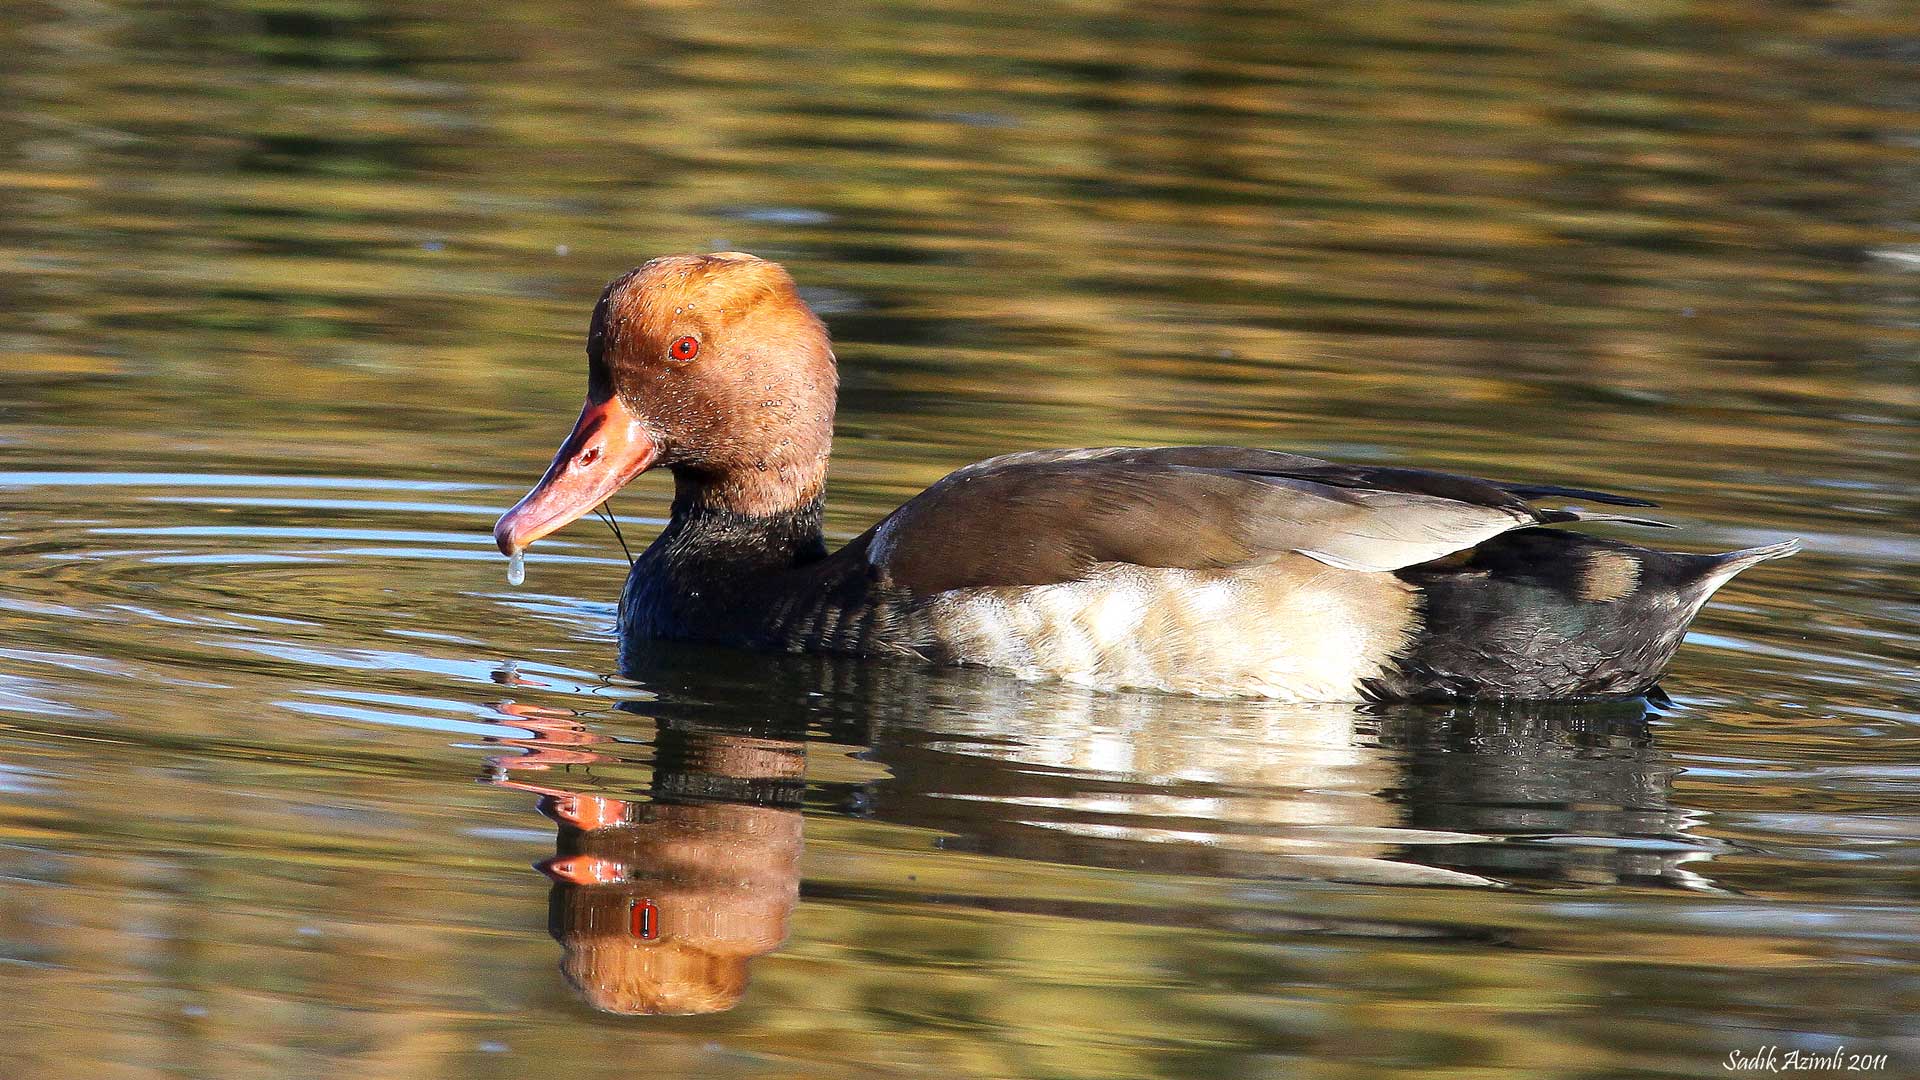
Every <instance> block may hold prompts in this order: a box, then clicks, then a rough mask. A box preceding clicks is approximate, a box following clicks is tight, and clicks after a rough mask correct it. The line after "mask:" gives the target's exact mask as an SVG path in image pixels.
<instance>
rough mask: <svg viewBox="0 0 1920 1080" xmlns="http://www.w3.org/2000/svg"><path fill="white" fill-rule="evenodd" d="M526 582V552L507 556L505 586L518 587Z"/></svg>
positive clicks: (517, 552)
mask: <svg viewBox="0 0 1920 1080" xmlns="http://www.w3.org/2000/svg"><path fill="white" fill-rule="evenodd" d="M525 580H527V555H526V552H523V551H516V552H514V553H513V554H511V555H509V556H507V584H509V585H518V584H520V583H521V582H523V581H525Z"/></svg>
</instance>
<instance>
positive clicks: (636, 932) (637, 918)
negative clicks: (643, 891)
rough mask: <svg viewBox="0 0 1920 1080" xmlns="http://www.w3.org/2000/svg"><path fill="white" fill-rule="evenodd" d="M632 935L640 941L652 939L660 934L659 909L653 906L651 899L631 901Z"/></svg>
mask: <svg viewBox="0 0 1920 1080" xmlns="http://www.w3.org/2000/svg"><path fill="white" fill-rule="evenodd" d="M633 936H634V937H637V938H639V939H640V940H641V941H652V940H653V939H654V938H657V937H659V936H660V909H659V908H657V907H654V906H653V901H651V900H635V901H634V902H633Z"/></svg>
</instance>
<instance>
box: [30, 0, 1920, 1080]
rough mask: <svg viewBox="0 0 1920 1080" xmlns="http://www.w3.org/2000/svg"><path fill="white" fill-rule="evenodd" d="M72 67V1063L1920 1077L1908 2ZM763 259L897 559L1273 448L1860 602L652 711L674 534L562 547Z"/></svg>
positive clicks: (35, 482)
mask: <svg viewBox="0 0 1920 1080" xmlns="http://www.w3.org/2000/svg"><path fill="white" fill-rule="evenodd" d="M0 15H4V18H0V49H4V53H5V55H6V57H7V63H6V64H5V65H4V67H0V204H4V205H5V206H6V207H7V210H6V212H5V213H4V214H0V310H4V311H5V312H6V313H7V314H6V318H5V320H4V323H3V324H0V998H4V1000H6V1001H7V1002H8V1003H9V1006H8V1008H7V1009H6V1010H5V1011H4V1014H0V1075H5V1076H23V1077H24V1076H36V1077H38V1076H46V1077H54V1076H75V1077H80V1076H85V1077H147V1076H162V1075H166V1076H195V1077H199V1076H207V1077H222V1078H227V1077H254V1076H258V1077H293V1076H315V1077H319V1076H356V1077H360V1076H364V1077H427V1076H434V1077H441V1076H474V1077H483V1076H496V1075H498V1076H507V1075H530V1074H536V1073H537V1074H540V1075H568V1076H579V1077H599V1076H606V1077H613V1076H629V1075H632V1074H633V1073H634V1071H635V1070H636V1069H637V1068H640V1069H645V1070H646V1071H648V1072H649V1073H651V1074H653V1075H662V1076H677V1075H688V1076H695V1075H697V1076H714V1077H811V1076H818V1077H843V1076H849V1075H874V1076H882V1075H884V1076H896V1075H915V1076H929V1077H970V1076H978V1077H999V1076H1037V1077H1088V1078H1093V1077H1112V1076H1135V1075H1138V1076H1170V1077H1171V1076H1181V1077H1186V1076H1216V1075H1217V1076H1227V1075H1233V1076H1266V1075H1272V1076H1281V1075H1288V1076H1296V1075H1313V1076H1348V1075H1353V1076H1361V1075H1365V1076H1439V1075H1467V1074H1468V1073H1469V1072H1470V1071H1471V1072H1473V1074H1474V1075H1482V1074H1483V1073H1482V1072H1480V1071H1478V1070H1498V1069H1504V1070H1509V1071H1512V1072H1514V1073H1533V1074H1542V1075H1569V1076H1570V1075H1608V1076H1619V1075H1685V1076H1698V1075H1707V1074H1713V1075H1719V1074H1722V1073H1723V1072H1724V1070H1723V1069H1722V1068H1721V1064H1722V1062H1724V1061H1725V1060H1726V1058H1727V1054H1728V1053H1729V1052H1730V1051H1735V1050H1738V1051H1742V1052H1752V1051H1754V1050H1757V1049H1759V1048H1760V1047H1763V1046H1767V1045H1778V1046H1783V1047H1787V1048H1800V1049H1805V1050H1814V1051H1825V1050H1831V1049H1833V1048H1835V1047H1838V1046H1841V1045H1844V1046H1846V1047H1849V1048H1853V1049H1858V1050H1870V1051H1873V1052H1879V1053H1887V1054H1889V1055H1890V1061H1889V1066H1888V1069H1887V1070H1886V1072H1887V1073H1888V1074H1893V1075H1897V1074H1900V1073H1901V1072H1903V1071H1905V1072H1912V1071H1914V1070H1920V1025H1916V1022H1915V1020H1914V1019H1913V1017H1915V1016H1917V1015H1920V817H1916V815H1915V811H1916V809H1917V808H1920V765H1916V762H1920V738H1916V724H1917V723H1920V715H1916V709H1915V695H1916V691H1920V678H1916V674H1915V668H1916V658H1917V657H1920V647H1917V644H1920V636H1917V635H1916V633H1915V630H1914V625H1915V619H1916V615H1920V590H1916V587H1915V584H1914V582H1915V580H1916V573H1917V572H1920V540H1916V538H1915V536H1914V532H1913V527H1912V522H1913V521H1914V520H1916V519H1917V518H1920V500H1916V498H1915V496H1914V493H1913V478H1914V477H1915V476H1916V475H1920V446H1917V445H1916V426H1917V425H1920V401H1917V400H1916V397H1917V395H1916V392H1915V386H1916V380H1915V364H1916V358H1917V357H1920V321H1916V319H1917V315H1916V313H1917V312H1920V199H1917V198H1916V196H1915V194H1914V193H1915V192H1916V191H1920V90H1916V87H1920V44H1917V41H1920V39H1916V37H1915V30H1914V25H1913V22H1912V18H1911V16H1912V12H1911V11H1910V10H1908V8H1907V5H1905V4H1903V3H1893V2H1885V3H1875V2H1871V0H1869V2H1864V3H1858V4H1850V5H1844V6H1820V5H1805V4H1795V3H1787V2H1775V3H1766V2H1741V3H1735V2H1732V0H1725V2H1715V0H1705V2H1701V3H1691V4H1623V3H1606V2H1593V3H1576V2H1566V3H1545V2H1504V3H1473V2H1464V0H1463V2H1459V3H1445V2H1438V0H1435V2H1401V0H1389V2H1385V3H1378V4H1367V5H1353V6H1339V5H1335V6H1331V7H1330V6H1328V5H1320V4H1294V3H1280V4H1272V5H1251V6H1248V5H1232V4H1204V3H1195V4H1172V5H1169V4H1154V5H1126V4H1080V5H1068V6H1063V7H1055V8H1044V7H1035V6H1033V5H1019V4H1001V3H995V2H984V3H971V4H963V5H940V6H937V7H936V6H932V5H917V4H907V3H903V4H878V5H869V6H862V7H858V8H855V9H836V10H835V12H834V13H832V14H826V13H823V11H815V10H805V11H802V10H800V9H792V8H789V7H788V6H784V5H774V4H745V5H740V4H735V5H717V4H716V5H708V4H703V3H698V2H695V3H689V4H670V5H658V6H628V7H621V8H613V9H609V8H603V7H598V6H589V5H584V4H559V5H553V4H540V5H534V4H518V3H506V4H494V5H486V10H485V11H484V12H480V11H478V10H476V9H474V8H473V7H472V6H451V5H436V4H430V3H400V4H362V3H357V2H353V0H344V2H339V3H329V4H323V5H314V6H295V5H286V4H279V3H271V2H266V3H256V4H229V3H223V2H215V3H202V4H192V5H160V4H138V3H118V2H103V3H73V2H65V0H61V2H53V3H12V2H8V0H0ZM725 247H733V248H741V249H745V250H750V251H753V252H756V253H758V254H761V255H764V256H767V257H770V258H777V259H780V260H781V261H783V262H785V263H786V264H787V265H788V266H789V267H790V268H791V269H792V271H793V273H794V274H795V276H796V277H797V278H798V279H799V280H800V281H801V283H802V284H803V286H804V287H805V289H806V293H807V295H808V297H809V298H810V299H811V300H812V301H813V302H814V303H815V305H816V307H817V308H818V309H819V310H820V311H821V313H822V314H823V315H824V316H825V317H826V319H827V321H828V323H829V325H830V327H831V329H832V330H833V332H834V334H835V338H836V343H837V351H838V353H839V356H840V360H841V367H842V379H843V394H842V407H841V415H840V420H839V425H838V435H839V441H838V443H837V447H836V456H835V471H834V477H833V483H832V487H831V490H830V500H831V501H830V510H829V527H830V529H831V531H832V532H833V533H834V535H835V536H836V537H839V538H846V537H850V536H852V535H854V534H856V533H858V532H859V531H860V530H862V529H864V528H865V527H866V526H867V525H868V524H869V523H871V522H872V521H873V520H874V519H876V518H877V517H878V516H880V515H881V514H883V513H885V512H886V510H888V509H890V508H891V507H892V506H894V505H896V504H897V503H898V502H899V501H900V500H902V499H904V498H906V497H907V496H909V495H910V494H912V493H913V492H915V491H917V490H919V489H920V488H921V487H923V486H925V485H926V484H928V483H930V482H932V481H933V480H935V479H937V478H938V477H939V476H940V475H942V474H943V473H944V472H945V471H947V470H949V469H952V468H954V467H957V466H959V465H962V464H965V463H967V462H970V461H973V460H976V459H978V458H980V457H984V456H987V455H990V454H993V453H999V452H1003V451H1008V450H1016V449H1023V448H1033V447H1045V446H1074V445H1101V444H1114V443H1150V444H1151V443H1181V442H1204V441H1224V442H1236V443H1247V444H1252V445H1262V446H1271V447H1276V448H1283V449H1290V450H1297V451H1305V452H1310V453H1323V454H1327V455H1331V456H1338V457H1344V458H1348V459H1352V460H1363V461H1373V462H1388V463H1409V464H1421V465H1428V466H1437V467H1446V468H1455V469H1461V470H1468V471H1475V472H1480V473H1484V474H1490V475H1495V476H1500V477H1504V478H1512V479H1530V480H1536V481H1541V482H1563V483H1584V484H1589V485H1599V486H1604V487H1608V488H1611V489H1615V490H1622V491H1628V492H1634V493H1640V494H1644V495H1646V496H1648V497H1651V498H1654V499H1657V500H1659V501H1660V502H1661V503H1662V504H1663V510H1664V512H1665V513H1667V514H1668V516H1669V517H1670V518H1671V519H1672V520H1674V521H1676V522H1678V523H1680V524H1682V525H1683V526H1685V527H1686V530H1687V531H1685V532H1684V533H1681V534H1677V536H1676V538H1674V539H1673V540H1672V542H1673V543H1674V544H1676V545H1682V546H1688V547H1689V548H1691V549H1693V550H1707V549H1724V548H1730V547H1737V546H1746V545H1751V544H1758V543H1765V542H1770V541H1774V540H1779V539H1784V538H1785V537H1787V536H1800V537H1803V538H1805V539H1806V541H1807V542H1808V550H1807V552H1806V553H1805V554H1803V555H1801V556H1800V557H1797V558H1795V559H1792V560H1790V561H1787V562H1784V563H1773V564H1768V565H1767V566H1765V567H1763V568H1761V569H1760V570H1757V571H1755V572H1753V573H1752V574H1750V575H1748V576H1747V577H1745V578H1742V579H1741V580H1740V581H1739V582H1737V583H1736V584H1734V585H1733V586H1730V587H1729V588H1728V589H1727V590H1726V591H1725V592H1724V593H1722V594H1721V598H1720V600H1719V601H1718V602H1716V603H1715V604H1714V605H1713V606H1712V607H1710V608H1709V609H1708V611H1707V613H1706V615H1705V616H1704V617H1703V618H1702V619H1701V621H1700V622H1699V624H1698V625H1697V626H1696V628H1695V633H1694V634H1693V636H1692V638H1691V643H1690V644H1689V646H1688V647H1687V648H1686V649H1685V650H1684V651H1683V653H1682V655H1681V657H1680V660H1679V662H1678V664H1677V665H1676V668H1675V670H1674V673H1673V675H1672V677H1671V678H1670V680H1669V681H1668V683H1667V690H1668V692H1669V693H1670V694H1671V695H1672V697H1673V699H1674V700H1673V703H1672V704H1671V705H1670V706H1666V707H1663V708H1660V709H1657V710H1644V709H1642V708H1640V707H1639V706H1632V705H1629V706H1623V707H1607V708H1592V707H1588V708H1538V707H1532V708H1526V707H1509V708H1504V709H1502V708H1482V709H1475V710H1464V709H1460V710H1433V709H1410V708H1377V707H1355V706H1312V707H1279V706H1273V705H1263V704H1259V703H1222V702H1197V701H1188V700H1182V699H1178V698H1170V697H1164V696H1156V695H1130V694H1105V695H1103V694H1090V693H1085V692H1082V691H1077V690H1073V689H1070V688H1064V687H1056V686H1045V685H1031V684H1024V683H1018V682H1013V681H1009V680H1006V679H1002V678H999V677H996V676H992V675H986V674H981V673H968V672H936V671H926V670H921V669H917V668H911V667H901V666H895V665H886V664H848V663H845V662H839V661H824V660H815V659H805V658H786V659H769V658H764V657H755V656H750V655H745V654H739V653H731V652H726V651H716V650H704V649H680V648H672V649H662V650H661V651H660V653H659V655H658V656H657V657H655V658H652V659H650V660H649V662H648V664H647V665H646V666H645V667H644V668H643V669H640V670H634V671H630V672H627V673H624V674H622V673H619V672H616V671H615V670H614V669H613V665H614V655H615V648H614V643H613V641H612V640H611V636H610V630H611V623H612V620H613V602H614V599H615V597H616V595H617V592H618V587H619V582H620V578H621V575H622V574H623V572H624V570H625V558H624V557H623V555H622V554H621V551H620V548H619V547H618V545H616V544H615V543H614V542H613V540H612V538H611V537H610V536H609V535H608V534H607V533H606V532H605V530H603V529H600V528H598V527H597V526H594V525H593V523H591V522H586V523H582V524H580V525H577V526H574V527H573V528H571V529H569V530H567V531H566V532H564V533H562V534H561V535H559V536H557V537H555V538H553V539H551V540H549V541H546V542H544V543H543V544H542V545H541V547H540V549H538V550H537V551H536V553H535V554H534V556H533V557H532V558H531V559H530V561H529V565H528V580H527V583H526V585H525V586H524V587H522V588H519V589H510V588H508V587H507V585H506V584H505V581H504V561H503V560H501V559H500V558H499V556H498V555H497V553H496V552H494V550H493V548H492V544H491V541H490V538H489V537H488V536H487V528H488V527H489V525H490V523H491V521H492V519H493V517H494V516H495V515H496V514H497V513H498V512H499V511H500V510H501V509H502V508H504V507H505V506H506V505H508V504H510V503H511V502H512V500H513V499H514V498H516V497H517V496H518V495H519V493H520V492H521V491H523V490H524V489H525V487H526V486H527V485H528V484H529V483H530V482H531V481H532V480H533V479H534V477H535V476H537V474H538V473H539V471H540V469H541V468H543V467H544V464H545V462H546V460H547V458H548V456H549V455H550V454H551V452H552V449H553V447H554V446H555V445H556V444H557V443H558V441H559V439H560V437H561V436H562V435H563V434H564V429H565V427H566V425H567V424H568V423H569V422H570V420H571V418H572V416H573V413H574V411H575V410H576V409H577V407H578V402H579V397H580V394H581V389H582V377H583V369H584V364H583V362H582V359H583V357H582V351H581V350H582V337H583V334H584V330H585V325H586V319H587V314H588V311H589V308H590V306H591V303H592V301H593V299H594V297H595V296H596V295H597V294H598V290H599V289H600V287H601V286H602V285H603V284H604V283H605V281H606V280H608V279H609V278H611V277H613V276H615V275H617V274H618V273H620V272H622V271H624V270H626V269H627V268H628V267H630V266H632V265H634V264H635V263H637V262H639V261H641V260H643V259H645V258H647V257H650V256H652V255H655V254H660V253H665V252H672V251H684V250H707V249H716V248H725ZM667 491H668V487H667V485H666V484H665V483H664V482H661V481H659V480H658V479H657V478H648V479H646V480H643V481H642V482H640V483H638V484H636V485H634V487H633V488H631V489H630V491H629V493H628V494H625V495H623V496H621V497H620V498H619V499H617V500H616V503H615V505H616V509H617V510H618V511H619V513H620V516H621V519H622V520H623V522H624V523H625V526H626V530H627V533H628V538H629V540H639V541H641V542H644V541H645V540H646V539H647V538H648V537H650V535H651V533H652V532H653V530H654V529H656V528H657V527H658V526H659V524H660V523H661V521H662V518H663V515H664V514H665V512H666V502H667ZM1662 539H1666V538H1665V537H1663V538H1662ZM638 900H653V901H654V902H655V904H656V906H657V907H658V909H659V910H660V913H661V914H660V917H661V919H662V920H663V925H662V926H661V927H660V929H661V930H662V931H663V933H662V940H661V942H659V943H657V944H655V945H651V946H641V945H638V944H636V942H635V941H634V940H633V936H632V934H631V933H630V927H627V926H625V925H624V924H623V920H624V919H625V918H626V916H627V912H628V910H629V908H630V907H631V905H632V904H634V903H635V902H636V901H638ZM662 1009H668V1010H689V1009H700V1010H707V1011H705V1012H704V1013H702V1014H700V1015H692V1016H646V1015H630V1014H632V1013H635V1012H644V1011H646V1010H662Z"/></svg>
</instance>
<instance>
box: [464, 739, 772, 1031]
mask: <svg viewBox="0 0 1920 1080" xmlns="http://www.w3.org/2000/svg"><path fill="white" fill-rule="evenodd" d="M504 710H505V711H507V712H509V713H510V714H511V715H513V716H514V721H513V722H514V723H515V724H516V726H522V727H525V728H527V729H528V730H529V732H530V733H531V737H529V738H525V739H502V740H498V741H499V742H502V743H507V744H511V745H514V746H517V747H519V748H520V749H521V750H523V751H524V753H523V754H522V755H521V756H518V757H496V758H494V759H492V760H491V761H490V765H491V766H492V767H493V769H494V770H495V772H494V774H493V776H492V777H491V779H492V780H493V782H494V783H496V784H499V785H501V786H503V787H511V788H517V789H520V790H523V791H530V792H533V793H535V794H537V795H539V796H540V799H539V803H538V806H539V810H540V812H541V813H542V814H544V815H546V816H547V817H548V818H550V819H552V820H553V822H554V823H555V825H556V826H557V827H558V833H557V836H556V838H555V852H554V855H553V857H552V858H550V859H547V860H545V861H543V862H541V863H539V864H538V868H539V869H540V871H541V872H542V873H544V874H546V875H547V877H549V878H551V879H552V881H553V887H552V889H551V891H550V893H549V899H548V915H547V922H548V929H549V931H550V932H551V933H552V934H553V936H554V938H555V939H557V940H558V941H559V942H560V945H561V948H562V950H563V953H564V955H563V958H562V960H561V965H560V967H561V971H562V972H563V973H565V975H566V977H567V981H568V982H570V983H571V984H572V985H573V987H574V989H575V990H577V991H578V992H579V993H580V994H581V996H582V997H584V998H585V999H586V1001H587V1002H588V1003H589V1004H591V1005H592V1006H593V1007H594V1008H597V1009H600V1010H602V1011H605V1012H613V1013H624V1014H661V1013H678V1014H685V1013H709V1012H718V1011H722V1010H725V1009H730V1008H732V1007H733V1006H734V1005H735V1004H737V1003H738V1002H739V1000H740V998H741V995H742V994H744V993H745V992H746V987H747V978H748V967H747V965H748V961H750V960H751V959H752V958H754V957H756V956H760V955H762V954H764V953H768V952H771V951H773V950H774V949H775V948H777V947H778V946H779V945H780V943H781V942H782V941H784V940H786V936H787V921H788V919H789V917H790V916H791V915H792V914H793V907H794V903H795V901H796V900H797V899H798V897H799V880H800V870H799V862H800V846H801V816H800V801H801V795H802V792H803V790H804V786H803V780H802V778H801V777H802V773H803V771H804V768H805V762H806V758H805V744H804V743H802V742H800V741H798V740H797V739H779V738H770V737H765V736H754V735H746V734H741V733H736V732H725V731H711V730H701V729H695V728H683V727H662V728H661V729H660V731H659V733H658V736H657V738H656V740H655V743H654V762H653V766H654V767H653V779H652V784H651V790H650V791H649V792H648V796H649V797H648V798H647V799H646V800H644V801H640V800H627V799H618V798H611V797H608V796H605V795H596V794H586V793H580V792H571V791H567V790H565V789H563V788H560V787H557V786H553V785H546V784H541V783H536V782H533V781H530V780H526V779H522V778H521V775H522V774H527V773H538V772H546V771H550V770H552V769H554V768H555V767H559V766H566V767H572V766H590V765H594V764H597V763H606V764H610V765H614V764H617V763H618V762H619V758H618V757H617V755H616V754H614V753H611V752H609V749H608V748H609V747H611V746H612V745H613V744H612V743H611V740H609V739H608V737H607V736H605V735H599V734H596V733H593V732H591V731H588V730H587V729H586V727H585V725H583V724H582V723H581V722H580V721H579V720H578V719H576V718H575V717H573V716H571V715H568V714H565V713H560V712H557V711H554V710H538V709H531V708H528V707H526V706H505V707H504Z"/></svg>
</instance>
